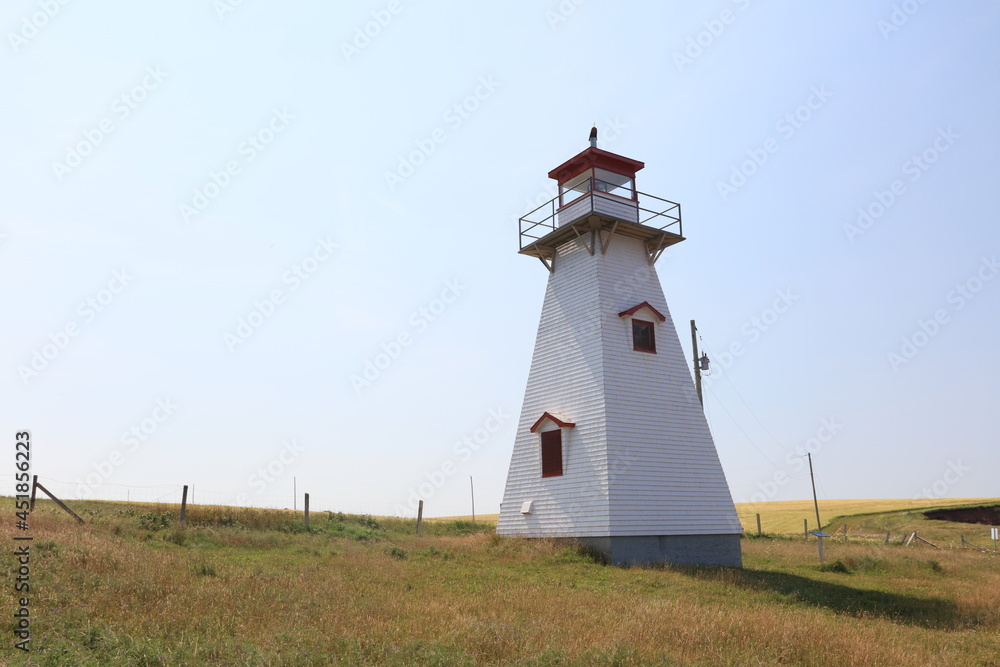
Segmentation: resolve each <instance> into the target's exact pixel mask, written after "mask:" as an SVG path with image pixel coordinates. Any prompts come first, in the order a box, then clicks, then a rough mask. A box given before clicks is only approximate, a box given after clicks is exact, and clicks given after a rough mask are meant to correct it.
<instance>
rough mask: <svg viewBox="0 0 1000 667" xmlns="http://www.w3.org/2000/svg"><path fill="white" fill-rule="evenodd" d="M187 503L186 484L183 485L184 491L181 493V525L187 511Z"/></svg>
mask: <svg viewBox="0 0 1000 667" xmlns="http://www.w3.org/2000/svg"><path fill="white" fill-rule="evenodd" d="M187 505H188V485H187V484H185V485H184V491H183V492H182V493H181V525H182V526H183V525H184V515H185V514H186V513H187Z"/></svg>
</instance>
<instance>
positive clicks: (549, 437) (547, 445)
mask: <svg viewBox="0 0 1000 667" xmlns="http://www.w3.org/2000/svg"><path fill="white" fill-rule="evenodd" d="M562 460H563V457H562V429H556V430H554V431H543V432H542V477H561V476H562V474H563V465H562Z"/></svg>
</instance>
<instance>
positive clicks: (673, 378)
mask: <svg viewBox="0 0 1000 667" xmlns="http://www.w3.org/2000/svg"><path fill="white" fill-rule="evenodd" d="M557 252H558V257H557V258H556V264H555V272H554V273H552V274H551V275H550V277H549V282H548V287H547V289H546V294H545V302H544V305H543V307H542V315H541V319H540V322H539V327H538V335H537V338H536V341H535V350H534V354H533V357H532V362H531V370H530V372H529V375H528V385H527V388H526V390H525V396H524V404H523V407H522V412H521V417H520V420H519V423H518V431H517V435H516V436H515V442H514V451H513V455H512V457H511V464H510V470H509V473H508V477H507V486H506V489H505V492H504V499H503V504H502V506H501V511H500V519H499V523H498V526H497V532H498V533H499V534H501V535H521V536H525V537H544V536H551V537H558V536H580V537H582V536H595V537H596V536H609V535H610V536H618V535H622V536H624V535H695V534H734V533H740V532H742V529H741V527H740V524H739V520H738V518H737V516H736V511H735V508H734V506H733V501H732V496H731V495H730V492H729V487H728V484H727V483H726V478H725V474H724V472H723V470H722V466H721V464H720V462H719V457H718V453H717V452H716V449H715V444H714V442H713V440H712V436H711V433H710V432H709V429H708V424H707V422H706V421H705V416H704V412H703V411H702V409H701V406H700V404H699V403H698V398H697V395H696V394H695V390H694V384H693V380H692V378H691V375H690V371H689V370H688V367H687V363H686V362H685V360H684V354H683V350H682V348H681V346H680V341H679V339H678V337H677V332H676V330H675V328H674V325H673V321H672V319H671V318H670V311H669V308H668V307H667V303H666V299H665V298H664V296H663V291H662V289H661V287H660V283H659V279H658V277H657V276H656V272H655V270H653V269H652V268H651V267H649V266H648V264H647V262H646V256H645V252H644V249H643V246H642V243H641V242H640V241H637V240H634V239H629V238H625V237H622V236H620V235H615V238H614V239H613V241H612V242H611V245H610V248H609V249H608V252H607V254H606V255H601V253H600V252H597V253H595V255H594V256H591V255H590V254H589V253H588V252H587V251H586V250H585V249H584V248H583V246H582V245H581V244H580V243H579V241H577V240H574V241H571V242H568V243H566V244H564V245H563V246H561V247H560V248H558V251H557ZM643 276H645V279H642V277H643ZM623 286H628V289H623ZM642 301H648V302H649V303H650V304H651V305H652V306H653V307H655V308H656V309H657V310H659V311H660V312H661V313H662V314H663V315H664V316H666V318H667V319H666V321H665V322H662V323H659V322H658V323H656V324H655V329H656V350H657V353H656V354H649V353H644V352H636V351H634V350H633V349H632V339H631V329H630V327H629V326H627V323H626V326H623V325H622V318H620V317H618V313H619V312H621V311H623V310H626V309H628V308H631V307H632V306H635V305H636V304H638V303H640V302H642ZM545 411H549V412H558V413H561V414H562V415H564V416H565V417H566V418H567V419H569V420H571V421H573V422H575V423H576V426H575V428H568V429H565V430H564V440H563V452H564V461H565V465H564V470H563V472H564V474H563V476H561V477H547V478H544V479H543V478H542V476H541V460H540V457H541V448H540V443H539V435H538V434H536V433H530V432H529V430H528V429H529V428H530V427H531V425H532V424H534V423H535V421H536V420H537V419H538V418H539V417H540V416H541V415H542V413H543V412H545ZM527 500H531V501H534V504H533V508H532V513H531V514H530V515H522V514H520V508H521V503H522V502H524V501H527Z"/></svg>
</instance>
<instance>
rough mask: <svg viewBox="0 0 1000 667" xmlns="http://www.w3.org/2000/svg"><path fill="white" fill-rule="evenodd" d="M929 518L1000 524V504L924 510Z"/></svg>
mask: <svg viewBox="0 0 1000 667" xmlns="http://www.w3.org/2000/svg"><path fill="white" fill-rule="evenodd" d="M924 516H925V517H927V518H928V519H936V520H937V521H956V522H958V523H981V524H984V525H987V526H1000V505H985V506H983V507H960V508H958V509H953V510H931V511H930V512H924Z"/></svg>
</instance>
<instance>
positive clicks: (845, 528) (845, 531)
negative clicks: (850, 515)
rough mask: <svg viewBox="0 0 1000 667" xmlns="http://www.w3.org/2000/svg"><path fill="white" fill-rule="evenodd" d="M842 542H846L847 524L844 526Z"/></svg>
mask: <svg viewBox="0 0 1000 667" xmlns="http://www.w3.org/2000/svg"><path fill="white" fill-rule="evenodd" d="M844 541H845V542H846V541H847V524H846V523H845V524H844Z"/></svg>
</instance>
